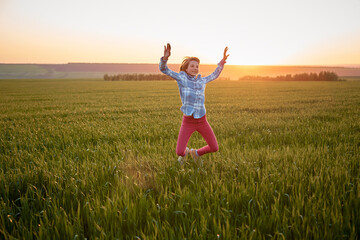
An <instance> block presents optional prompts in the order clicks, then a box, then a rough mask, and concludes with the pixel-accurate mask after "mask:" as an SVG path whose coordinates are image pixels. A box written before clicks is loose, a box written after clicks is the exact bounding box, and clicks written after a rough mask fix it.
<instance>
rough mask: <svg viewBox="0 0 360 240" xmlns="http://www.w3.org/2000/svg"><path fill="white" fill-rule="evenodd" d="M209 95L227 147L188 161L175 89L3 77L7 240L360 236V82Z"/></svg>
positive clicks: (195, 140) (219, 88)
mask: <svg viewBox="0 0 360 240" xmlns="http://www.w3.org/2000/svg"><path fill="white" fill-rule="evenodd" d="M206 98H207V99H206V108H207V117H208V120H209V123H210V124H211V126H212V128H213V130H214V132H215V134H216V136H217V139H218V142H219V147H220V150H219V152H217V153H213V154H208V155H206V156H204V157H203V160H204V166H203V167H198V166H197V165H195V164H194V163H193V162H192V161H189V162H188V163H187V164H186V165H185V166H184V167H180V166H178V164H177V161H176V160H177V157H176V154H175V147H176V140H177V135H178V131H179V127H180V124H181V112H180V110H179V108H180V98H179V93H178V89H177V86H176V83H175V82H171V81H169V82H163V81H161V82H105V81H101V80H0V141H1V142H0V164H1V169H0V170H1V171H0V183H1V184H0V236H1V238H5V239H12V238H13V237H14V238H19V239H26V238H42V239H43V238H46V239H48V238H52V239H53V238H55V239H76V238H78V239H83V238H88V239H93V238H100V239H113V238H120V239H185V238H186V239H236V238H239V239H358V238H359V234H360V184H359V176H360V171H359V170H360V168H359V156H360V151H359V150H360V108H359V106H360V82H356V81H353V82H261V81H258V82H256V81H255V82H243V81H242V82H231V81H218V82H213V83H210V84H209V85H208V86H207V90H206ZM204 144H205V142H204V140H203V139H202V138H201V136H200V135H199V134H197V133H196V134H194V135H193V136H192V138H191V139H190V142H189V146H190V147H196V148H198V147H202V146H203V145H204Z"/></svg>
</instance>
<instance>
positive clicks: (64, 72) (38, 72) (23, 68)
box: [0, 63, 360, 80]
mask: <svg viewBox="0 0 360 240" xmlns="http://www.w3.org/2000/svg"><path fill="white" fill-rule="evenodd" d="M169 68H170V69H172V70H173V71H178V69H179V64H169ZM215 68H216V65H207V64H202V65H200V73H201V74H202V75H208V74H210V73H212V72H213V71H214V69H215ZM321 71H331V72H335V73H336V74H338V75H339V76H340V77H344V76H360V68H359V67H331V66H330V67H326V66H244V65H226V66H225V68H224V71H223V73H222V74H221V76H222V77H230V79H234V80H236V79H238V78H239V77H243V76H247V75H250V76H257V75H258V76H270V77H273V76H278V75H285V74H297V73H311V72H312V73H319V72H321ZM121 73H160V71H159V65H158V64H131V63H129V64H127V63H68V64H0V79H31V78H56V79H62V78H63V79H66V78H102V77H103V76H104V74H110V75H111V74H121Z"/></svg>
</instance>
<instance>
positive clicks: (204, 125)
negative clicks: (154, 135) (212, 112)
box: [159, 43, 229, 165]
mask: <svg viewBox="0 0 360 240" xmlns="http://www.w3.org/2000/svg"><path fill="white" fill-rule="evenodd" d="M227 50H228V47H226V48H225V50H224V57H223V59H222V60H221V61H220V62H219V63H218V67H217V68H216V69H215V71H214V72H213V73H212V74H210V75H209V76H207V77H201V75H200V74H199V75H197V74H198V72H199V64H200V60H199V59H198V58H196V57H186V58H185V59H184V61H183V62H182V64H181V66H180V72H179V73H177V72H174V71H172V70H170V69H169V68H168V67H167V64H166V63H167V60H168V58H169V57H170V55H171V46H170V44H169V43H168V44H167V46H164V56H163V57H162V58H161V60H160V64H159V68H160V71H161V72H163V73H164V74H166V75H168V76H170V77H172V78H174V79H175V80H176V82H177V84H178V87H179V91H180V97H181V102H182V106H181V108H180V110H181V111H182V112H183V119H182V123H181V127H180V132H179V136H178V140H177V146H176V154H177V155H178V156H179V158H178V161H179V163H180V164H181V165H182V164H183V163H184V162H185V161H186V157H187V156H188V155H189V154H190V155H191V157H192V158H193V159H194V161H195V162H196V163H198V162H200V161H199V159H200V156H202V155H204V154H205V153H210V152H216V151H218V150H219V146H218V143H217V140H216V137H215V134H214V132H213V130H212V128H211V127H210V125H209V123H208V121H207V120H206V115H205V113H206V110H205V105H204V103H205V85H206V84H207V83H208V82H211V81H213V80H215V79H216V78H218V77H219V75H220V73H221V71H222V70H223V68H224V64H225V63H226V59H227V58H228V56H229V54H228V55H226V52H227ZM195 131H198V132H199V133H200V134H201V135H202V137H203V138H204V139H205V141H206V143H207V144H208V145H206V146H204V147H202V148H200V149H191V150H189V148H187V147H186V145H187V144H188V141H189V139H190V136H191V135H192V134H193V132H195Z"/></svg>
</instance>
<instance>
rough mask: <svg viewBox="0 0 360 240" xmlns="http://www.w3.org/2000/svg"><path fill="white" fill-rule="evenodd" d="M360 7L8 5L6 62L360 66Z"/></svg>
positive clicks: (2, 34) (299, 3)
mask: <svg viewBox="0 0 360 240" xmlns="http://www.w3.org/2000/svg"><path fill="white" fill-rule="evenodd" d="M359 13H360V0H291V1H289V0H271V1H270V0H253V1H250V0H248V1H243V0H238V1H236V0H221V1H214V0H192V1H189V0H183V1H165V0H151V1H150V0H131V1H129V0H128V1H123V0H62V1H49V0H31V1H26V0H0V63H68V62H97V63H157V62H158V61H159V59H160V57H161V56H162V54H163V46H164V44H166V43H168V42H169V43H171V45H172V56H171V58H170V60H169V63H179V62H180V61H181V60H182V58H183V57H184V56H189V55H191V56H197V57H199V58H200V60H201V62H202V63H208V64H216V63H217V62H218V61H219V60H220V59H221V58H222V53H223V49H224V48H225V46H229V53H230V57H229V59H228V64H233V65H340V64H354V65H360V14H359Z"/></svg>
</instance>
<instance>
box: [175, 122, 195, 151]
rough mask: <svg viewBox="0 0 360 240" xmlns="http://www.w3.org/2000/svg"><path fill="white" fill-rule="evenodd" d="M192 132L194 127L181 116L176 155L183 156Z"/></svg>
mask: <svg viewBox="0 0 360 240" xmlns="http://www.w3.org/2000/svg"><path fill="white" fill-rule="evenodd" d="M193 132H195V128H194V127H193V126H192V125H191V124H189V123H187V122H186V121H184V118H183V121H182V123H181V127H180V131H179V136H178V140H177V145H176V154H177V155H178V156H185V149H186V146H187V144H188V142H189V139H190V137H191V134H193Z"/></svg>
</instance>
